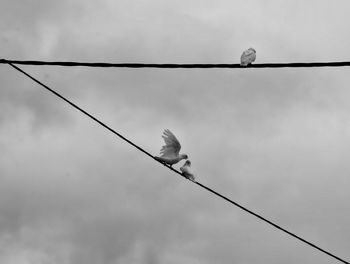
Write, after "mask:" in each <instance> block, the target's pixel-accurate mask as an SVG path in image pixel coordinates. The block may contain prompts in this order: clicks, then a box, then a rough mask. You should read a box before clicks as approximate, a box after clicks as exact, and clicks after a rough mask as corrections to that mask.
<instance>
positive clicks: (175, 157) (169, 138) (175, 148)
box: [154, 129, 188, 167]
mask: <svg viewBox="0 0 350 264" xmlns="http://www.w3.org/2000/svg"><path fill="white" fill-rule="evenodd" d="M162 138H163V139H164V142H165V145H164V146H163V147H162V148H161V150H160V157H154V158H155V159H156V160H158V161H161V162H163V163H166V164H169V165H170V167H171V166H172V165H174V164H175V163H178V162H179V161H180V160H182V159H188V156H187V155H186V154H179V153H180V149H181V145H180V142H179V141H178V140H177V138H176V137H175V136H174V134H173V133H171V131H170V130H169V129H165V130H164V132H163V136H162Z"/></svg>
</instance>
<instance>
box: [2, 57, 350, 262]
mask: <svg viewBox="0 0 350 264" xmlns="http://www.w3.org/2000/svg"><path fill="white" fill-rule="evenodd" d="M8 64H9V65H10V66H12V67H13V68H15V69H16V70H17V71H19V72H21V73H23V74H24V75H26V76H27V77H28V78H30V79H32V80H33V81H34V82H36V83H38V84H39V85H41V86H42V87H44V88H45V89H47V90H48V91H50V92H51V93H53V94H54V95H56V96H58V97H59V98H61V99H62V100H63V101H65V102H67V103H68V104H70V105H71V106H72V107H74V108H75V109H77V110H79V111H80V112H82V113H83V114H85V115H87V116H88V117H90V118H91V119H92V120H94V121H95V122H97V123H99V124H100V125H101V126H103V127H104V128H106V129H108V130H109V131H111V132H112V133H113V134H115V135H117V136H118V137H120V138H121V139H123V140H124V141H126V142H127V143H129V144H130V145H132V146H134V147H135V148H137V149H138V150H140V151H141V152H143V153H144V154H146V155H147V156H149V157H150V158H152V159H153V160H155V161H157V162H159V163H160V164H162V165H164V166H165V167H167V168H168V169H170V170H172V171H173V172H175V173H177V174H178V175H180V176H182V177H184V178H186V177H185V176H184V175H182V173H181V172H180V171H178V170H176V169H174V168H172V167H170V166H169V165H166V164H164V163H162V162H161V161H158V160H157V159H155V157H154V156H153V155H152V154H150V153H149V152H147V151H146V150H144V149H143V148H141V147H139V146H138V145H136V144H135V143H133V142H132V141H130V140H129V139H127V138H126V137H124V136H123V135H121V134H120V133H118V132H117V131H115V130H114V129H112V128H110V127H109V126H108V125H106V124H104V123H103V122H102V121H100V120H98V119H97V118H96V117H94V116H93V115H91V114H89V113H88V112H86V111H85V110H83V109H82V108H80V107H79V106H77V105H76V104H74V103H73V102H72V101H70V100H68V99H67V98H65V97H64V96H62V95H61V94H59V93H58V92H56V91H54V90H53V89H51V88H50V87H48V86H47V85H45V84H43V83H42V82H40V81H39V80H38V79H36V78H34V77H33V76H31V75H29V74H28V73H26V72H25V71H23V70H22V69H20V68H19V67H17V66H15V65H13V64H12V63H8ZM186 179H187V178H186ZM192 182H193V183H195V184H197V185H198V186H200V187H202V188H203V189H205V190H207V191H209V192H211V193H213V194H215V195H216V196H218V197H220V198H222V199H224V200H226V201H227V202H229V203H231V204H233V205H235V206H237V207H239V208H240V209H242V210H244V211H246V212H247V213H249V214H251V215H253V216H255V217H257V218H259V219H260V220H262V221H264V222H266V223H268V224H270V225H272V226H273V227H275V228H277V229H279V230H281V231H283V232H285V233H287V234H288V235H290V236H292V237H294V238H296V239H298V240H300V241H302V242H304V243H306V244H307V245H309V246H311V247H313V248H315V249H317V250H319V251H321V252H323V253H325V254H327V255H328V256H331V257H333V258H335V259H337V260H339V261H340V262H343V263H346V264H350V263H349V262H347V261H345V260H344V259H342V258H340V257H338V256H336V255H334V254H332V253H330V252H328V251H326V250H324V249H322V248H320V247H318V246H316V245H315V244H313V243H311V242H309V241H307V240H305V239H303V238H302V237H300V236H298V235H296V234H294V233H292V232H290V231H288V230H286V229H284V228H283V227H281V226H279V225H277V224H275V223H273V222H272V221H270V220H268V219H266V218H264V217H262V216H261V215H259V214H257V213H254V212H253V211H251V210H249V209H247V208H245V207H244V206H242V205H240V204H238V203H237V202H235V201H233V200H231V199H229V198H227V197H226V196H224V195H222V194H220V193H218V192H216V191H214V190H212V189H211V188H209V187H207V186H205V185H204V184H201V183H200V182H197V181H192Z"/></svg>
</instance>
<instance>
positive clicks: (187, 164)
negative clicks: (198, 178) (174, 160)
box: [180, 160, 195, 181]
mask: <svg viewBox="0 0 350 264" xmlns="http://www.w3.org/2000/svg"><path fill="white" fill-rule="evenodd" d="M180 171H181V172H182V175H183V176H185V177H186V178H187V179H189V180H191V181H194V180H195V177H194V174H193V172H192V170H191V161H189V160H186V162H185V164H184V165H183V166H182V167H181V168H180Z"/></svg>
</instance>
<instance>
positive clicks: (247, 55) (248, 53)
mask: <svg viewBox="0 0 350 264" xmlns="http://www.w3.org/2000/svg"><path fill="white" fill-rule="evenodd" d="M255 59H256V51H255V49H253V48H249V49H247V50H245V51H244V52H243V53H242V56H241V66H248V65H249V64H252V62H254V61H255Z"/></svg>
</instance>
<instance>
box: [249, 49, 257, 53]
mask: <svg viewBox="0 0 350 264" xmlns="http://www.w3.org/2000/svg"><path fill="white" fill-rule="evenodd" d="M248 50H251V51H253V52H254V53H256V51H255V49H253V48H249V49H248Z"/></svg>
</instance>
